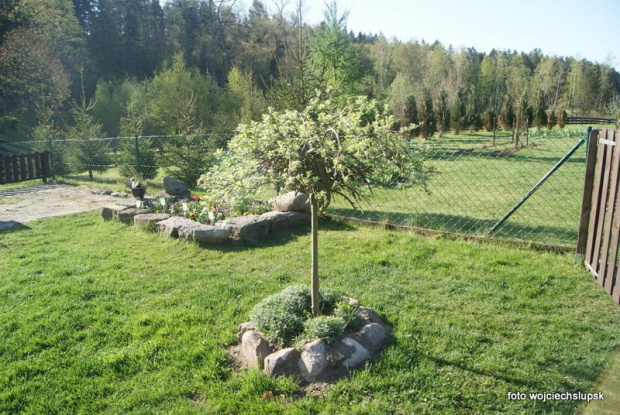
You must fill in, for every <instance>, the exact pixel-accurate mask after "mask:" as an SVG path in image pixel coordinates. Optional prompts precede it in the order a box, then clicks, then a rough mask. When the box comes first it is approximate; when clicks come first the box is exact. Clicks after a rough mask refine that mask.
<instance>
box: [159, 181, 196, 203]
mask: <svg viewBox="0 0 620 415" xmlns="http://www.w3.org/2000/svg"><path fill="white" fill-rule="evenodd" d="M164 190H165V191H166V193H167V194H168V195H170V196H174V197H177V198H179V199H189V198H191V197H192V192H191V191H190V190H189V187H188V186H187V185H186V184H185V183H183V182H182V181H180V180H177V179H174V178H172V177H169V176H166V177H164Z"/></svg>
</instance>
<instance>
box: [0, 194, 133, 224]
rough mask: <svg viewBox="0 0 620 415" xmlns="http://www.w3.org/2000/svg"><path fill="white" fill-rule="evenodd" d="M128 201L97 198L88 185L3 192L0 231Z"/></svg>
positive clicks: (0, 200) (103, 196)
mask: <svg viewBox="0 0 620 415" xmlns="http://www.w3.org/2000/svg"><path fill="white" fill-rule="evenodd" d="M123 200H125V199H122V198H118V197H113V196H106V195H94V194H92V193H91V189H89V188H88V187H85V186H80V187H76V186H70V185H40V186H33V187H24V188H19V189H10V190H3V191H0V229H5V228H10V227H13V226H17V225H19V224H25V223H28V222H30V221H33V220H37V219H42V218H48V217H51V216H62V215H68V214H71V213H78V212H85V211H90V210H97V209H100V208H101V207H102V206H105V205H110V204H116V203H117V202H119V201H120V202H122V201H123Z"/></svg>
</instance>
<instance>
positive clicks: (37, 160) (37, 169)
mask: <svg viewBox="0 0 620 415" xmlns="http://www.w3.org/2000/svg"><path fill="white" fill-rule="evenodd" d="M32 156H33V157H34V176H35V178H36V179H39V178H41V177H42V174H41V153H33V154H32Z"/></svg>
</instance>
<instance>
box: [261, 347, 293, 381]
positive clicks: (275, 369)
mask: <svg viewBox="0 0 620 415" xmlns="http://www.w3.org/2000/svg"><path fill="white" fill-rule="evenodd" d="M299 360H300V354H299V352H298V351H297V350H295V349H294V348H292V347H289V348H287V349H282V350H279V351H277V352H275V353H271V354H270V355H269V356H267V357H266V358H265V368H264V370H263V371H264V372H265V373H266V374H267V375H271V376H282V375H298V374H299Z"/></svg>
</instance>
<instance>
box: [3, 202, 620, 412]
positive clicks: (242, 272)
mask: <svg viewBox="0 0 620 415" xmlns="http://www.w3.org/2000/svg"><path fill="white" fill-rule="evenodd" d="M321 226H322V231H321V242H320V252H321V261H322V263H321V266H322V268H321V274H322V283H323V284H325V285H326V286H329V287H331V288H333V289H336V290H341V291H342V292H343V293H344V294H347V295H349V296H352V297H355V298H357V299H359V300H360V301H361V302H362V304H364V305H368V306H370V307H373V308H375V309H376V310H377V311H378V312H379V313H380V314H381V315H382V316H383V317H384V318H385V319H387V320H388V321H389V322H390V323H391V324H393V325H394V333H393V339H392V342H391V344H390V345H389V346H388V347H387V348H386V349H385V351H384V353H383V357H382V359H381V360H379V361H376V362H373V363H370V364H368V365H367V366H366V367H365V368H363V369H362V370H360V371H357V372H354V373H352V374H351V375H350V376H349V377H348V378H346V379H343V380H341V381H339V382H337V383H336V384H334V385H333V386H332V387H331V388H330V389H329V390H328V391H327V392H326V393H325V394H324V395H323V396H322V397H320V398H318V399H315V398H313V397H304V398H300V399H294V397H293V396H294V393H295V391H296V390H297V384H296V383H295V381H294V380H292V379H289V378H282V379H279V380H273V379H270V378H267V377H265V376H263V375H262V374H260V373H259V372H257V371H246V372H242V373H236V372H235V371H234V370H233V369H232V368H231V366H230V364H229V361H228V356H227V353H226V350H225V347H226V346H227V345H229V344H232V343H234V342H235V341H236V337H235V333H236V327H237V325H238V324H240V323H242V322H244V321H247V319H248V313H249V311H250V309H251V308H252V307H253V306H254V304H256V303H257V302H258V301H259V300H261V299H262V298H264V297H266V296H268V295H270V294H273V293H275V292H278V291H280V290H281V289H283V288H284V287H285V286H288V285H292V284H306V283H308V280H309V275H308V274H309V263H310V258H309V235H308V232H307V230H300V231H297V232H295V233H293V234H292V235H280V236H276V237H273V238H272V239H270V240H269V241H267V242H266V243H263V244H261V245H257V246H250V247H228V248H222V249H201V248H199V247H197V246H195V245H193V244H191V243H187V242H182V241H179V240H172V239H166V238H163V237H160V236H159V235H157V234H154V233H149V232H147V231H143V230H136V229H133V228H131V227H125V226H123V225H118V224H116V223H111V222H103V221H102V220H101V218H100V217H99V216H98V214H97V213H94V212H91V213H84V214H77V215H70V216H66V217H59V218H52V219H45V220H40V221H36V222H31V223H29V224H28V226H27V228H22V229H19V230H8V231H0V338H1V339H2V341H1V342H0V413H24V414H94V413H102V414H118V413H135V414H171V413H174V414H199V413H204V414H237V413H243V414H259V413H262V414H278V413H282V414H311V413H326V414H332V413H333V414H335V413H352V414H379V413H381V414H485V413H492V414H494V413H509V414H528V415H529V414H547V413H555V414H573V413H575V411H576V409H577V408H578V407H579V405H580V403H579V402H576V401H548V402H544V403H543V402H540V401H532V400H509V399H508V397H507V396H508V393H509V392H518V393H533V392H564V391H566V392H597V390H596V387H597V386H596V380H597V376H598V375H599V374H600V373H602V372H603V371H604V370H605V369H606V368H607V367H608V366H609V365H611V364H612V362H613V359H614V357H615V356H617V354H618V346H619V345H620V332H619V331H618V327H619V324H620V307H618V305H616V304H614V303H613V301H612V299H611V297H609V296H608V295H607V294H605V293H604V291H603V289H602V288H600V287H598V286H597V285H596V283H595V282H594V281H593V280H592V279H591V277H590V276H589V274H588V273H587V272H586V271H585V270H584V269H583V268H582V267H581V266H575V265H573V262H572V256H570V255H564V254H555V253H541V252H535V251H533V250H528V249H525V248H513V247H509V246H505V245H496V244H478V243H474V242H466V241H452V240H447V239H440V238H437V239H428V238H422V237H419V236H416V235H410V234H400V233H388V232H385V231H381V230H376V229H368V228H354V227H349V226H347V225H344V224H341V223H338V222H330V221H326V222H322V224H321ZM267 391H272V392H274V393H275V395H276V396H277V399H274V400H268V401H265V400H263V399H262V396H263V394H264V393H265V392H267Z"/></svg>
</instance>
